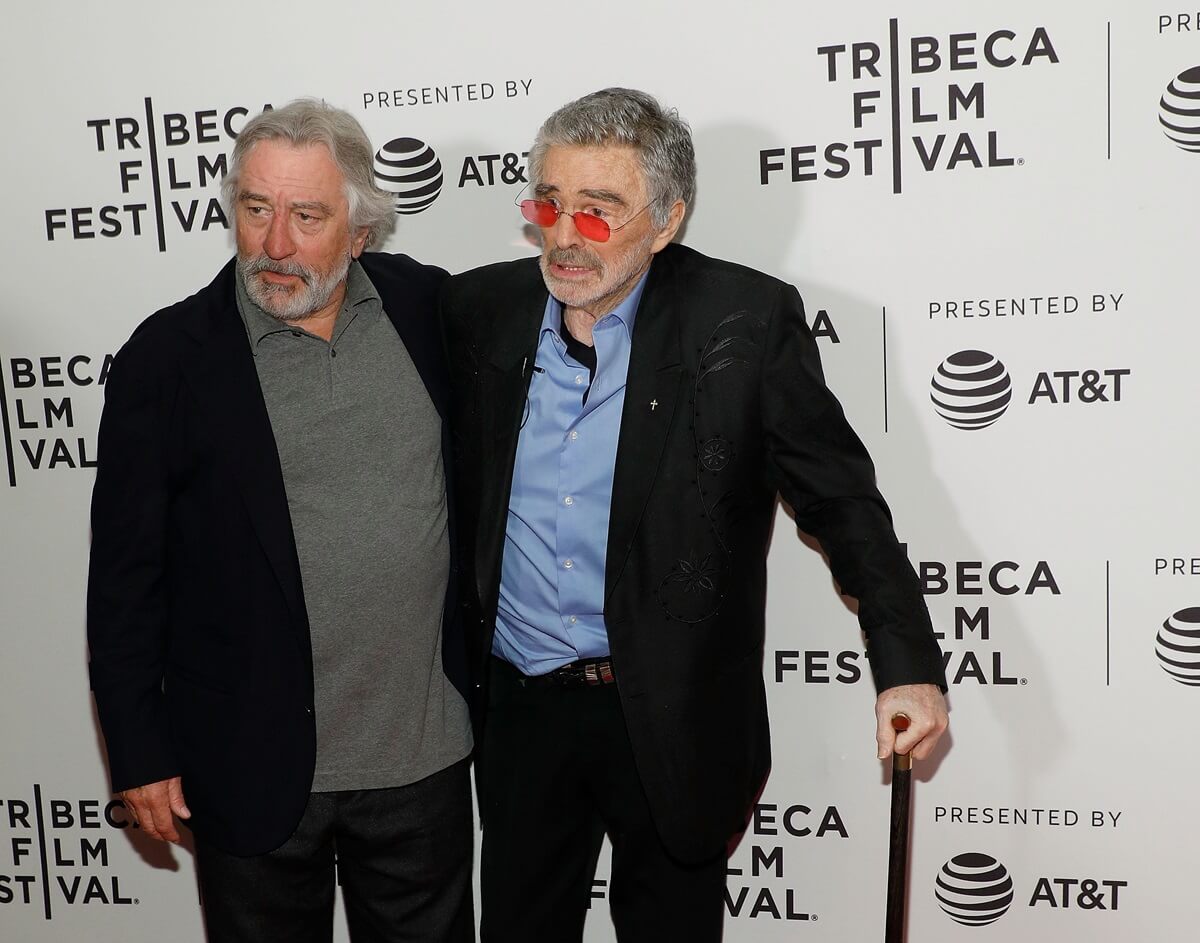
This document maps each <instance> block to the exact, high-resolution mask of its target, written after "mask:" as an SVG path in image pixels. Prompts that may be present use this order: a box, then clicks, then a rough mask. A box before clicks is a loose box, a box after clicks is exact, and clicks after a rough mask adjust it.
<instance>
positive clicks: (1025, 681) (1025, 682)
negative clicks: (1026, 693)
mask: <svg viewBox="0 0 1200 943" xmlns="http://www.w3.org/2000/svg"><path fill="white" fill-rule="evenodd" d="M1021 683H1022V684H1028V683H1029V679H1028V678H1022V679H1021Z"/></svg>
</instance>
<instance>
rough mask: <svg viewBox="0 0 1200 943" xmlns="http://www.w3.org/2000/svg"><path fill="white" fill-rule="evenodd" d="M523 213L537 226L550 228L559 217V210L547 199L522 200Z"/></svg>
mask: <svg viewBox="0 0 1200 943" xmlns="http://www.w3.org/2000/svg"><path fill="white" fill-rule="evenodd" d="M521 215H522V216H524V217H525V218H526V219H527V220H529V222H531V223H533V225H535V226H541V227H542V228H543V229H548V228H549V227H551V226H553V225H554V223H555V221H556V220H557V219H558V210H557V209H555V208H554V204H553V203H547V202H546V201H545V200H522V201H521Z"/></svg>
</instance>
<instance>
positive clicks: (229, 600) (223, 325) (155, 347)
mask: <svg viewBox="0 0 1200 943" xmlns="http://www.w3.org/2000/svg"><path fill="white" fill-rule="evenodd" d="M360 261H361V263H362V265H363V268H364V269H365V270H366V273H367V275H368V276H369V277H370V279H371V281H372V283H373V284H374V285H375V288H376V290H377V291H378V292H379V294H380V296H381V297H382V299H383V307H384V310H385V311H386V312H387V315H388V317H389V318H390V319H391V321H392V323H393V324H394V325H395V328H396V331H397V332H398V333H399V335H400V337H401V338H402V340H403V341H404V344H405V346H406V347H407V348H408V352H409V354H410V356H411V357H412V360H413V363H414V365H415V366H416V368H417V370H418V372H419V373H420V375H421V378H422V380H423V381H424V383H425V387H426V389H427V390H428V392H429V396H430V399H431V400H432V401H433V403H434V405H435V406H436V407H437V409H438V411H439V412H440V413H441V414H442V415H443V417H445V415H446V412H447V408H448V406H447V404H448V386H447V377H446V370H445V362H444V357H443V351H442V344H441V339H440V337H439V334H438V331H437V327H436V320H435V317H434V314H435V298H436V295H437V291H438V288H439V286H440V284H441V283H442V281H443V280H444V278H445V276H446V273H445V272H444V271H442V270H441V269H438V268H433V267H431V266H424V265H420V264H418V263H417V262H415V261H413V260H412V259H410V258H408V257H407V256H399V255H395V256H393V255H382V254H373V253H368V254H364V255H363V256H362V258H361V260H360ZM235 278H236V273H235V270H234V265H233V262H232V261H231V262H230V263H229V264H228V265H226V266H225V267H224V268H223V269H222V270H221V272H220V273H219V274H218V275H217V277H216V279H215V280H214V281H213V282H212V284H210V285H209V286H208V287H207V288H205V289H203V290H202V291H200V292H198V293H197V294H195V295H193V296H192V297H190V298H188V299H187V300H185V301H182V302H180V303H179V304H176V305H173V306H172V307H170V308H166V309H164V310H162V311H159V312H158V313H157V314H154V315H153V316H152V317H150V318H149V319H148V320H147V321H146V322H145V323H143V324H142V325H141V326H140V327H139V328H138V329H137V330H136V331H135V332H134V334H133V336H132V337H131V338H130V340H129V342H128V343H127V344H125V346H124V347H122V349H121V350H120V351H119V352H118V354H117V356H116V358H115V359H114V361H113V365H112V369H111V371H110V373H109V376H108V380H107V384H106V388H105V407H104V413H103V416H102V418H101V421H100V438H99V448H98V468H97V473H96V485H95V490H94V492H93V495H92V553H91V565H90V572H89V577H88V643H89V646H90V649H91V664H90V670H91V682H92V690H93V692H94V693H95V698H96V705H97V708H98V711H99V715H100V723H101V726H102V728H103V730H104V738H105V741H106V745H107V748H108V760H109V767H110V772H111V778H112V787H113V790H114V791H120V790H122V789H127V788H130V787H133V786H139V785H143V784H145V783H150V782H155V781H158V780H161V779H166V778H168V777H170V776H174V775H182V776H183V788H184V795H185V797H186V799H187V803H188V806H189V808H190V809H191V811H192V819H191V822H190V823H189V824H190V825H191V827H192V828H193V829H194V830H195V831H196V832H197V834H199V835H201V836H202V837H203V838H204V839H205V840H206V841H208V842H210V843H211V844H213V845H216V846H218V847H220V848H223V849H225V850H227V851H230V852H232V853H235V854H241V855H250V854H258V853H262V852H266V851H269V850H271V849H273V848H275V847H278V846H279V845H280V844H282V843H283V842H284V841H285V840H286V839H287V838H288V837H289V836H290V835H291V833H292V832H293V831H294V829H295V826H296V824H297V823H298V822H299V820H300V816H301V814H302V812H303V811H304V806H305V803H306V802H307V799H308V793H309V788H310V786H311V784H312V776H313V769H314V764H315V758H316V727H315V721H314V716H313V669H312V648H311V642H310V639H309V627H308V616H307V613H306V610H305V604H304V595H303V591H302V587H301V579H300V567H299V562H298V559H297V555H296V546H295V540H294V538H293V535H292V525H291V518H290V515H289V512H288V504H287V496H286V494H285V493H284V485H283V474H282V471H281V469H280V465H279V455H278V452H277V450H276V447H275V439H274V435H273V433H272V430H271V423H270V419H269V417H268V415H267V409H266V404H265V402H264V400H263V396H262V390H261V388H260V386H259V383H258V375H257V373H256V372H255V368H254V361H253V356H252V354H251V350H250V345H249V342H248V340H247V336H246V328H245V325H244V323H243V321H242V319H241V317H240V315H239V314H238V310H237V302H236V298H235V293H234V279H235ZM443 430H444V431H443V439H442V441H443V453H444V456H445V460H446V463H447V464H446V468H447V470H449V468H450V464H449V462H450V448H449V443H450V439H449V432H448V431H445V430H446V425H445V423H443ZM397 484H398V486H399V487H402V486H403V483H397ZM450 508H451V515H452V518H451V524H452V525H453V502H451V503H450ZM453 532H454V527H453V526H451V533H452V534H453ZM455 550H456V548H455V545H454V543H453V541H452V543H451V559H452V560H454V559H455ZM454 570H455V567H453V566H452V573H451V579H450V588H449V591H448V594H447V608H446V613H447V618H446V620H445V624H444V626H443V638H444V646H445V649H446V650H445V651H444V653H443V655H444V658H443V660H444V665H445V670H446V672H447V674H448V675H450V676H451V680H452V681H454V682H455V684H456V686H458V687H459V688H460V690H464V691H465V689H466V684H465V666H464V659H463V650H462V638H461V631H460V623H459V621H458V619H457V612H458V606H457V604H456V603H455V598H456V593H457V580H456V578H455V572H454Z"/></svg>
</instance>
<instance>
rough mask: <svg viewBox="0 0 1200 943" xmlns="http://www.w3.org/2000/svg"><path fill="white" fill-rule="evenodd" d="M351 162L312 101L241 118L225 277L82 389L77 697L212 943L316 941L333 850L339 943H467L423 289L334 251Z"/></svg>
mask: <svg viewBox="0 0 1200 943" xmlns="http://www.w3.org/2000/svg"><path fill="white" fill-rule="evenodd" d="M372 158H373V154H372V149H371V146H370V142H369V141H368V140H367V137H366V135H365V134H364V133H363V130H362V128H361V127H360V126H359V125H358V123H357V121H355V119H354V118H353V117H352V116H350V115H349V114H348V113H346V112H343V111H340V110H338V109H334V108H330V107H328V106H326V105H323V104H321V103H320V102H313V101H300V102H294V103H292V104H291V105H288V106H286V107H284V108H280V109H277V110H274V111H267V112H265V113H264V114H262V115H260V116H258V117H257V118H255V119H254V120H252V121H251V122H249V123H248V124H247V125H246V127H245V129H244V130H243V132H242V134H241V135H240V136H239V139H238V142H237V145H236V147H235V149H234V152H233V155H232V160H231V164H230V170H229V174H228V176H227V177H226V180H225V183H224V188H225V197H226V201H227V203H228V205H229V208H230V212H231V214H232V216H233V218H234V221H235V227H236V233H237V246H238V254H237V258H236V259H235V260H232V261H230V263H229V264H228V265H226V266H225V267H224V268H223V269H222V270H221V272H220V273H219V274H218V275H217V277H216V279H215V280H214V281H213V282H212V283H211V284H210V285H209V286H208V287H206V288H204V289H202V290H201V291H199V292H198V293H197V294H195V295H193V296H192V297H190V298H188V299H186V300H185V301H182V302H180V303H179V304H176V305H173V306H172V307H170V308H167V309H165V310H163V311H160V312H158V313H157V314H155V315H154V316H152V317H151V318H150V319H149V320H147V321H146V322H145V323H144V324H142V325H141V327H139V328H138V329H137V330H136V331H135V332H134V335H133V337H132V338H131V339H130V341H129V342H128V343H127V344H126V345H125V346H124V347H123V348H122V349H121V351H120V352H119V353H118V355H117V357H116V359H115V361H114V364H113V367H112V370H111V373H110V376H109V380H108V384H107V390H106V403H105V409H104V415H103V418H102V420H101V426H100V444H99V466H98V471H97V478H96V486H95V491H94V494H93V501H92V530H93V541H92V555H91V569H90V576H89V583H88V640H89V643H90V648H91V664H90V668H91V679H92V688H93V691H94V692H95V698H96V704H97V707H98V710H99V715H100V721H101V725H102V727H103V730H104V735H105V741H106V745H107V749H108V758H109V765H110V768H111V776H112V785H113V789H114V790H115V791H117V792H118V793H119V794H120V795H121V797H122V798H123V799H124V801H125V803H126V805H127V806H129V808H130V810H131V812H132V814H133V816H134V818H135V819H136V821H137V822H138V824H139V825H140V827H141V828H142V830H143V831H144V832H145V833H146V834H147V835H150V836H151V837H153V838H158V839H164V840H168V841H173V842H177V841H179V834H178V831H177V828H176V824H175V821H174V816H179V817H180V818H183V819H187V820H188V821H189V824H190V826H191V828H192V830H193V832H194V835H195V839H196V853H197V868H198V872H199V876H200V884H201V892H202V897H203V904H204V912H205V924H206V929H207V933H208V936H209V939H210V940H213V941H218V940H219V941H226V940H229V941H247V943H248V941H276V940H284V939H286V940H302V941H313V943H316V941H322V940H329V939H330V937H331V935H332V918H333V900H334V888H335V873H334V871H335V864H334V862H335V855H336V860H337V871H338V876H339V877H340V882H341V884H342V888H343V892H344V896H345V900H346V907H347V919H348V924H349V927H350V931H351V934H352V936H353V938H354V939H355V940H356V941H362V940H367V941H384V940H389V941H390V940H408V941H411V940H420V941H429V940H454V941H460V940H471V939H473V938H474V926H473V924H474V920H473V916H472V911H473V908H472V904H471V859H472V854H471V846H472V840H473V828H472V821H471V819H472V816H471V803H470V785H469V774H468V769H467V763H468V759H467V757H468V755H469V753H470V750H471V733H470V724H469V719H468V713H467V706H466V701H465V698H464V696H463V694H462V693H461V691H462V690H465V664H464V660H463V651H462V644H461V636H460V628H459V627H460V623H459V621H458V619H457V612H458V605H457V602H456V592H457V588H456V587H457V581H456V577H455V573H454V567H453V566H452V565H451V559H452V554H451V546H450V536H449V535H450V531H451V528H450V524H451V521H450V517H451V508H450V505H449V502H448V498H447V489H446V487H445V478H444V473H443V468H444V467H448V462H449V441H450V440H449V434H448V432H447V431H446V429H447V427H446V425H445V423H444V421H443V418H442V417H443V415H444V413H445V412H446V409H447V401H448V384H447V377H446V371H445V362H444V356H443V352H442V345H441V339H440V336H439V334H438V331H437V328H436V320H435V317H434V314H435V298H436V294H437V291H438V288H439V286H440V284H441V283H442V281H443V280H444V278H445V272H443V271H442V270H441V269H437V268H433V267H431V266H424V265H420V264H418V263H417V262H415V261H413V260H412V259H410V258H408V257H407V256H400V255H383V254H376V253H365V254H364V252H363V250H364V248H365V247H366V246H367V244H368V243H369V242H371V241H372V240H374V239H376V238H378V237H380V236H381V235H383V234H384V233H386V231H387V229H388V227H389V226H390V225H391V221H392V220H393V219H394V210H393V204H392V202H391V198H390V197H389V196H388V195H387V194H386V193H383V192H382V191H380V190H379V189H377V187H376V186H375V184H374V176H373V166H372ZM443 454H445V462H446V465H445V466H444V465H443ZM185 797H186V798H185Z"/></svg>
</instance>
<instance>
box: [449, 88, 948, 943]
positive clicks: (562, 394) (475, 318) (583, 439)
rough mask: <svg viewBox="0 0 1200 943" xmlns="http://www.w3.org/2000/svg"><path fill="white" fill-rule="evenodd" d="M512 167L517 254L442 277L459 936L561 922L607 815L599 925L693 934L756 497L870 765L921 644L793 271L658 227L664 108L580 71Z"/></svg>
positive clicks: (716, 850)
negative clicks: (469, 781)
mask: <svg viewBox="0 0 1200 943" xmlns="http://www.w3.org/2000/svg"><path fill="white" fill-rule="evenodd" d="M529 167H530V171H531V173H530V181H531V183H530V186H531V189H532V192H531V193H530V194H529V196H530V197H531V199H527V200H525V201H523V202H522V204H521V206H522V212H523V214H524V215H525V217H526V219H528V220H529V221H530V222H531V223H534V224H535V225H537V226H539V227H541V229H542V233H543V248H542V254H541V259H540V262H539V260H534V259H527V260H522V261H517V262H509V263H502V264H498V265H491V266H486V267H484V268H482V269H478V270H475V271H473V272H469V273H466V274H463V275H460V276H457V277H455V278H452V279H451V280H450V281H449V282H448V283H447V285H446V287H445V289H444V290H443V295H442V318H443V329H444V331H445V333H446V336H447V349H448V352H449V356H450V358H451V375H452V382H453V385H454V389H455V408H454V413H455V439H456V450H457V454H456V462H455V467H456V469H457V475H458V483H459V487H458V498H459V502H460V521H461V538H462V542H463V545H464V561H465V563H466V564H468V565H469V569H470V570H471V573H470V577H471V578H470V579H464V593H463V595H464V600H465V602H464V607H465V609H466V612H467V615H468V628H469V630H470V631H471V635H472V638H471V640H469V642H468V658H469V660H470V661H471V662H472V665H473V669H474V673H475V679H476V686H477V689H478V695H479V696H478V698H477V701H476V705H475V706H476V715H475V720H476V742H477V744H478V747H477V777H478V778H479V780H480V810H481V818H482V824H483V853H482V854H483V863H482V881H483V884H482V907H483V910H482V936H483V939H484V940H485V941H487V943H495V941H504V940H519V939H520V940H530V939H537V940H554V941H556V943H560V941H569V940H578V939H580V937H581V934H582V927H583V920H584V914H585V911H586V908H587V905H588V901H589V896H590V889H591V879H592V876H593V874H594V870H595V864H596V857H597V854H598V850H599V848H600V844H601V840H602V837H603V835H604V833H605V832H607V834H608V835H609V837H610V839H611V842H612V847H613V864H612V881H611V885H610V895H609V897H610V907H611V911H612V916H613V920H614V923H615V925H616V929H617V935H618V938H619V939H620V940H621V941H622V943H627V941H631V940H656V941H661V940H688V941H689V943H697V941H708V940H718V939H719V938H720V935H721V924H722V916H723V898H724V895H723V889H724V885H725V849H726V846H727V843H728V841H729V840H730V839H731V837H732V836H733V835H735V834H736V833H737V832H738V831H739V830H740V829H741V828H742V827H743V826H744V824H745V822H746V820H747V815H748V812H749V810H750V807H751V804H752V802H753V801H754V798H755V796H756V795H757V794H758V792H759V790H760V788H761V786H762V784H763V782H764V780H765V777H766V775H767V772H768V769H769V765H770V752H769V743H768V730H767V712H766V697H765V691H764V685H763V678H762V658H763V644H764V606H765V597H766V556H767V546H768V541H769V537H770V531H771V524H772V520H773V518H774V508H775V499H776V495H777V494H779V495H782V497H783V498H784V500H786V501H787V502H788V503H789V504H790V505H791V506H792V508H793V509H794V510H795V513H796V520H797V523H798V524H799V526H800V527H801V528H802V529H803V530H805V531H806V532H808V533H810V534H812V535H813V536H815V537H816V538H818V539H819V540H820V543H821V545H822V547H823V549H824V551H825V553H826V554H827V555H828V558H829V564H830V567H831V569H832V572H833V574H834V576H835V578H836V579H837V581H838V583H839V585H840V587H841V590H842V592H844V593H846V594H848V595H851V596H854V597H856V598H857V599H858V602H859V618H860V621H861V624H862V628H863V629H864V631H865V633H866V637H867V651H868V655H869V658H870V663H871V667H872V669H873V672H874V676H875V681H876V685H877V687H878V690H879V692H880V693H879V697H878V702H877V706H876V713H877V730H878V732H877V739H878V754H879V756H880V757H881V758H882V757H886V756H888V755H890V753H891V751H892V750H893V749H898V750H900V751H902V752H907V751H909V750H911V751H912V752H913V753H914V754H915V755H916V756H917V757H918V758H920V757H923V756H926V755H928V753H929V751H930V750H931V749H932V748H933V745H934V743H935V741H936V740H937V738H938V736H939V735H940V734H941V732H942V731H943V730H944V728H945V726H946V710H945V703H944V700H943V694H942V691H943V690H944V688H945V677H944V673H943V670H942V661H941V655H940V651H939V649H938V645H937V643H936V641H935V639H934V636H933V632H932V629H931V626H930V622H929V617H928V613H927V611H926V609H925V606H924V603H923V600H922V597H921V593H920V590H919V587H918V583H917V579H916V576H915V574H914V572H913V570H912V568H911V566H910V565H909V563H908V561H907V559H906V557H905V554H904V551H903V549H902V548H901V546H900V545H899V543H898V542H897V539H896V536H895V534H894V532H893V528H892V524H891V518H890V514H889V512H888V509H887V506H886V505H885V503H884V501H883V498H882V497H881V496H880V494H879V492H878V491H877V490H876V487H875V483H874V470H873V467H872V464H871V461H870V458H869V456H868V455H867V453H866V450H865V449H864V448H863V445H862V443H861V442H860V441H859V439H858V438H857V436H856V435H855V434H854V432H853V431H852V430H851V428H850V427H849V425H848V424H847V422H846V420H845V418H844V416H843V414H842V410H841V407H840V406H839V404H838V402H837V400H836V399H835V398H834V396H833V394H832V393H831V392H830V391H829V389H828V388H827V387H826V385H825V382H824V379H823V376H822V372H821V366H820V362H819V358H818V354H817V348H816V345H815V343H814V341H813V337H812V335H811V333H810V332H809V330H808V328H807V326H806V324H805V320H804V311H803V306H802V304H801V301H800V297H799V295H798V294H797V292H796V290H795V289H794V288H793V287H791V286H790V285H787V284H785V283H783V282H781V281H779V280H777V279H775V278H771V277H770V276H767V275H763V274H761V273H759V272H755V271H752V270H750V269H747V268H744V267H742V266H738V265H733V264H730V263H726V262H721V261H718V260H715V259H710V258H706V257H705V256H702V255H700V254H699V253H697V252H694V251H692V250H691V249H687V248H684V247H683V246H679V245H672V244H671V239H672V238H673V236H674V235H675V233H676V231H677V230H678V227H679V225H680V223H681V222H682V220H683V217H684V214H685V212H686V209H687V206H688V204H689V203H690V201H691V198H692V193H693V189H694V180H695V164H694V156H693V150H692V143H691V137H690V132H689V131H688V128H687V125H685V124H684V123H683V122H682V121H680V120H679V118H678V116H677V115H676V114H675V113H674V112H664V111H663V109H662V108H661V107H660V106H659V104H658V103H657V102H656V101H655V100H654V99H653V98H651V97H650V96H648V95H646V94H644V93H641V92H635V91H630V90H625V89H608V90H605V91H602V92H597V93H595V94H593V95H589V96H586V97H585V98H582V99H580V100H578V101H576V102H572V103H570V104H568V105H566V106H564V107H563V108H562V109H560V110H559V111H558V112H556V113H555V114H554V115H552V116H551V117H550V118H549V119H548V120H547V121H546V123H545V124H544V125H543V126H542V128H541V130H540V131H539V133H538V137H537V140H536V141H535V143H534V146H533V148H532V150H531V152H530V158H529ZM466 568H467V567H466V566H465V569H466ZM899 711H903V712H905V713H907V714H908V715H909V716H910V718H911V719H912V726H911V727H910V729H909V731H908V732H907V733H905V734H903V735H901V736H899V737H896V735H895V734H894V733H893V731H892V729H891V726H890V723H889V721H890V718H891V716H892V715H893V714H894V713H896V712H899Z"/></svg>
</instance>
